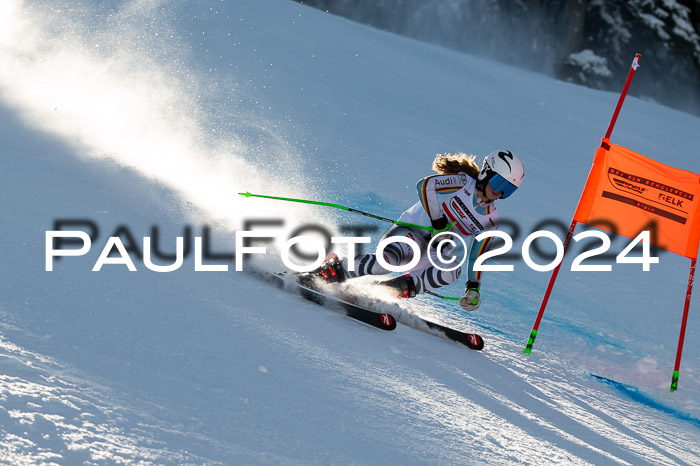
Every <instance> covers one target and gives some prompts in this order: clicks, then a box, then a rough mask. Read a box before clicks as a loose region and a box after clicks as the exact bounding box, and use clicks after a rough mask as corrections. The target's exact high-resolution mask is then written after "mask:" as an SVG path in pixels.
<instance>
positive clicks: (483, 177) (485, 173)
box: [478, 150, 525, 199]
mask: <svg viewBox="0 0 700 466" xmlns="http://www.w3.org/2000/svg"><path fill="white" fill-rule="evenodd" d="M524 176H525V168H524V167H523V162H522V161H521V160H520V159H519V158H518V157H517V156H516V155H514V154H513V153H512V152H511V151H509V150H500V151H495V152H491V153H490V154H489V155H487V156H486V157H484V164H483V166H482V167H481V171H480V172H479V179H478V181H479V183H481V185H482V187H483V188H485V187H486V183H488V184H490V185H491V189H493V192H495V193H498V192H502V193H503V195H502V196H501V199H505V198H507V197H508V196H510V195H511V194H513V193H514V192H515V191H516V190H517V189H518V188H519V187H520V184H521V183H522V182H523V177H524Z"/></svg>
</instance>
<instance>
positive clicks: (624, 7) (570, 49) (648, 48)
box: [297, 0, 700, 114]
mask: <svg viewBox="0 0 700 466" xmlns="http://www.w3.org/2000/svg"><path fill="white" fill-rule="evenodd" d="M297 1H300V0H297ZM301 3H304V4H307V5H310V6H313V7H316V8H319V9H322V10H325V11H328V12H329V13H333V14H337V15H341V16H345V17H347V18H350V19H353V20H355V21H358V22H362V23H364V24H368V25H371V26H374V27H376V28H379V29H384V30H387V31H391V32H394V33H397V34H402V35H406V36H410V37H413V38H416V39H420V40H424V41H427V42H432V43H437V44H440V45H443V46H446V47H450V48H454V49H457V50H462V51H466V52H469V53H475V54H479V55H486V56H490V57H493V58H496V59H498V60H502V61H506V62H509V63H512V64H514V65H517V66H522V67H526V68H529V69H532V70H536V71H541V72H545V73H548V74H551V75H553V76H555V77H557V78H559V79H563V80H567V81H571V82H575V83H579V84H583V85H586V86H590V87H594V88H598V89H608V90H613V91H617V90H619V89H620V88H621V86H622V83H623V82H624V79H625V76H626V75H627V71H628V69H629V65H630V63H631V62H632V58H633V57H634V54H635V53H641V54H642V61H641V64H642V70H643V72H640V73H638V74H637V76H636V77H635V83H634V86H633V88H632V89H631V90H630V93H631V94H633V95H637V96H641V97H644V98H648V99H652V100H655V101H657V102H660V103H662V104H665V105H668V106H670V107H674V108H677V109H680V110H684V111H688V112H692V113H696V114H700V0H626V1H620V0H570V1H565V0H304V1H301Z"/></svg>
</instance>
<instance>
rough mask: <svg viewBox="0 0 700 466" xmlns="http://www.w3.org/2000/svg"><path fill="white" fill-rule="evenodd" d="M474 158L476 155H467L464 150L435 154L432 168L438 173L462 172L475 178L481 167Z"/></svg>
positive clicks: (453, 173) (452, 173)
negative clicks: (454, 152) (455, 152)
mask: <svg viewBox="0 0 700 466" xmlns="http://www.w3.org/2000/svg"><path fill="white" fill-rule="evenodd" d="M475 159H476V155H468V154H465V153H464V152H459V153H457V154H449V153H445V154H437V155H436V156H435V160H433V170H434V171H436V172H438V174H440V175H455V174H457V173H461V172H464V173H466V174H467V175H469V176H471V177H472V178H474V179H476V178H477V177H478V176H479V172H480V171H481V168H479V166H478V165H477V164H476V162H475Z"/></svg>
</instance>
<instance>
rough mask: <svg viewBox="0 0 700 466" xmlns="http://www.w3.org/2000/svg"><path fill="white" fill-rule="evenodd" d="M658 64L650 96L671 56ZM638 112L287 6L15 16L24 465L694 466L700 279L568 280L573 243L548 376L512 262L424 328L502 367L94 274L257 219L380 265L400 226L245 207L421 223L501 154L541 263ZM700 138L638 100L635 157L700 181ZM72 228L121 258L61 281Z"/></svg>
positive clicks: (15, 288)
mask: <svg viewBox="0 0 700 466" xmlns="http://www.w3.org/2000/svg"><path fill="white" fill-rule="evenodd" d="M636 52H640V53H642V54H643V57H642V61H641V67H640V69H639V70H638V73H644V62H645V60H653V57H651V56H645V55H644V51H643V50H630V51H629V53H630V61H631V60H632V58H633V56H634V53H636ZM622 84H623V83H620V87H622ZM632 86H634V82H633V83H632ZM617 98H618V95H617V94H616V93H608V92H600V91H595V90H591V89H587V88H583V87H579V86H574V85H570V84H566V83H563V82H559V81H555V80H553V79H550V78H548V77H544V76H542V75H539V74H534V73H530V72H526V71H522V70H519V69H516V68H512V67H510V66H508V65H505V64H499V63H496V62H493V61H489V60H487V59H483V58H475V57H472V56H469V55H464V54H460V53H456V52H452V51H448V50H444V49H440V48H437V47H434V46H430V45H425V44H423V43H420V42H416V41H413V40H409V39H406V38H402V37H398V36H395V35H392V34H388V33H385V32H381V31H378V30H374V29H371V28H368V27H364V26H362V25H359V24H356V23H352V22H350V21H347V20H344V19H340V18H337V17H333V16H331V15H328V14H325V13H323V12H321V11H318V10H315V9H311V8H308V7H305V6H303V5H299V4H297V3H295V2H291V1H286V0H258V1H243V0H238V1H233V0H227V1H223V0H222V1H214V0H209V1H201V2H151V1H145V0H136V1H103V2H97V3H93V2H87V1H85V2H83V1H72V2H68V1H58V2H53V1H22V0H4V1H3V2H2V4H0V99H1V102H0V112H1V120H0V121H2V126H1V129H0V140H1V143H0V148H1V152H0V161H1V167H2V169H1V170H0V199H1V202H0V231H1V236H0V238H1V240H2V243H1V245H0V264H1V265H0V273H1V275H0V355H1V356H2V358H0V460H2V461H3V462H6V463H13V464H24V463H28V464H29V463H42V462H46V463H58V464H75V463H80V462H86V463H90V464H102V463H117V462H147V463H148V462H154V463H228V464H241V463H247V464H280V463H282V464H309V463H321V464H327V463H340V464H348V463H352V464H356V463H366V464H435V463H448V464H474V463H516V462H524V463H531V464H546V463H559V462H570V463H594V464H608V463H623V464H647V463H651V464H698V463H699V462H700V340H699V337H700V334H699V333H700V332H699V327H698V325H699V322H700V320H699V316H698V312H700V309H699V308H698V304H697V302H698V300H700V298H699V297H698V296H697V294H698V292H697V290H696V298H695V300H694V301H695V302H693V304H692V306H691V309H690V318H689V321H688V330H687V335H686V342H685V351H684V355H683V361H682V365H681V371H680V381H679V390H678V391H677V392H675V393H670V392H669V385H670V379H671V375H672V370H673V363H674V358H675V354H676V344H677V340H678V331H679V326H680V321H681V315H682V310H683V304H684V298H685V290H686V285H687V277H688V269H689V262H690V261H689V260H688V259H686V258H683V257H678V256H675V255H672V254H670V253H662V254H661V256H660V257H661V259H660V263H659V264H658V265H652V270H651V271H650V272H642V271H641V266H640V265H632V264H615V265H614V266H613V271H612V272H588V273H584V272H579V273H573V272H571V271H569V270H567V267H569V266H570V263H571V261H572V258H573V257H574V256H575V254H577V253H578V252H580V251H582V250H583V249H582V248H581V246H580V245H575V246H573V247H572V253H571V254H570V255H567V258H566V259H565V262H564V267H563V268H562V272H561V273H560V275H559V279H558V281H557V283H556V286H555V288H554V292H553V294H552V298H551V300H550V304H549V306H548V309H547V312H546V314H545V318H544V320H543V323H542V325H541V327H540V333H539V336H538V338H537V341H536V343H535V347H534V350H533V353H532V355H530V356H527V355H525V354H523V347H524V345H525V342H526V340H527V336H528V335H529V332H530V329H531V328H532V324H533V322H534V319H535V316H536V313H537V309H538V308H539V304H540V301H541V298H542V294H543V293H544V289H545V287H546V284H547V281H548V280H549V273H540V272H535V271H533V270H531V269H530V268H528V267H527V266H526V265H525V263H524V262H523V261H522V259H517V258H516V259H508V260H505V259H499V260H497V261H494V263H513V264H514V265H515V271H514V272H490V273H489V272H486V273H485V274H484V282H483V286H482V296H483V305H482V307H481V308H480V309H479V310H478V311H477V312H475V313H472V314H468V315H466V314H465V313H463V312H460V310H459V309H458V308H457V307H456V306H455V305H454V304H450V303H446V302H442V301H438V300H436V299H434V298H431V297H420V298H419V299H417V300H415V301H413V302H408V301H406V302H402V303H401V306H403V307H404V308H405V309H407V311H410V312H413V313H417V314H420V315H422V316H424V317H430V318H431V319H433V320H436V321H440V322H442V323H445V324H449V325H453V326H454V327H456V328H460V329H463V330H471V331H476V332H478V333H480V334H481V335H482V336H483V337H484V338H485V340H486V347H485V349H484V350H483V351H481V352H475V351H470V350H468V349H466V348H465V347H463V346H461V345H459V344H456V343H452V342H449V341H446V340H444V339H441V338H439V337H436V336H434V335H430V334H427V333H423V332H421V331H418V330H415V329H413V328H410V327H407V326H405V325H401V324H399V327H398V328H397V329H396V330H395V331H393V332H383V331H380V330H376V329H374V328H371V327H368V326H365V325H363V324H359V323H357V322H355V321H353V320H351V319H349V318H347V317H345V316H342V315H340V314H338V313H334V312H331V311H328V310H326V309H324V308H322V307H320V306H318V305H315V304H313V303H310V302H307V301H305V300H303V299H301V298H299V297H296V296H294V295H291V294H289V293H287V292H285V291H282V290H278V289H275V288H271V287H270V286H268V285H266V284H264V283H263V282H260V281H258V280H256V279H254V278H252V277H250V276H249V275H247V274H245V273H243V272H235V271H234V264H233V262H232V261H218V262H216V263H217V264H219V265H224V264H227V265H228V266H229V267H228V268H229V271H228V272H195V271H194V264H195V260H194V255H193V254H189V255H188V256H187V257H186V259H185V261H184V265H183V266H182V267H181V268H180V269H179V270H177V271H175V272H169V273H158V272H154V271H151V270H148V269H147V268H146V267H145V265H144V264H143V262H142V261H141V260H139V259H138V257H132V258H133V259H134V263H135V266H136V268H137V271H136V272H130V271H128V270H127V267H126V266H124V265H114V264H107V265H105V266H104V267H103V268H102V270H101V271H99V272H93V271H92V268H93V266H94V265H95V262H96V261H97V259H98V257H99V255H100V252H101V251H102V248H103V247H104V245H105V244H106V242H107V238H108V237H109V236H110V235H111V234H112V232H114V231H115V230H118V228H119V227H120V226H123V227H125V228H123V229H122V232H124V231H125V230H127V231H128V233H131V235H132V236H133V237H134V239H135V240H136V242H137V243H139V244H140V243H141V241H142V239H143V237H147V236H153V235H152V234H151V227H152V226H154V225H155V226H157V227H158V231H159V235H158V241H159V247H160V249H162V250H164V251H167V252H173V251H174V250H175V238H176V237H177V236H183V232H184V229H185V228H186V226H187V225H190V226H192V236H202V234H201V231H202V227H204V226H209V227H210V228H211V229H212V232H213V236H212V238H213V239H212V242H211V243H210V246H211V249H212V251H214V252H217V253H225V252H227V253H231V252H232V251H233V246H234V237H235V233H234V231H235V230H240V229H242V227H243V225H244V223H245V222H246V221H249V220H251V219H261V218H262V219H268V220H269V219H276V220H281V221H283V222H284V227H282V228H277V229H276V230H275V232H276V233H278V234H279V237H280V238H281V239H286V238H287V237H288V235H289V233H290V232H291V230H292V229H293V228H296V227H298V226H301V225H307V224H309V223H313V224H320V225H324V226H326V227H328V228H330V229H332V231H333V232H334V233H335V232H338V231H340V228H341V226H343V225H351V224H356V225H365V226H377V227H379V229H378V230H377V231H376V232H375V233H374V236H373V238H374V240H375V242H376V240H377V239H378V237H379V235H380V234H381V232H382V231H383V229H384V228H385V226H386V225H385V224H381V223H380V224H377V222H374V221H371V220H369V219H366V218H364V217H359V216H354V215H352V214H350V213H346V212H342V211H338V210H333V209H330V208H326V207H310V206H302V205H299V204H291V203H284V202H278V201H271V200H261V199H244V198H242V197H241V196H239V195H238V194H237V193H239V192H242V191H250V192H253V193H260V194H270V195H277V196H287V197H296V198H308V199H315V200H322V201H327V202H335V203H339V204H343V205H349V206H352V207H356V208H360V209H364V210H368V211H371V212H374V213H377V214H380V215H384V216H388V217H397V216H398V215H399V214H400V213H401V212H402V211H403V210H404V209H405V208H406V207H408V206H410V205H411V204H413V203H414V202H415V201H416V199H417V194H416V191H415V183H416V181H417V180H418V179H419V178H422V177H424V176H427V175H428V174H430V163H431V161H432V159H433V157H434V155H435V154H436V153H438V152H457V151H466V152H470V153H474V154H478V155H480V156H483V155H485V154H487V153H489V152H491V151H493V150H497V149H510V150H512V151H514V152H515V153H516V154H518V155H519V156H520V157H521V158H522V159H523V160H524V162H525V166H526V177H525V181H524V184H523V187H522V188H521V189H520V190H519V191H518V192H517V193H516V194H515V195H514V196H513V197H512V198H511V199H508V200H507V201H499V203H498V207H499V213H500V215H501V217H502V218H506V219H509V220H511V221H513V222H514V223H515V224H517V226H518V227H519V229H520V232H519V234H518V235H515V233H516V232H515V231H513V230H512V229H505V228H504V230H505V231H508V232H509V233H511V234H513V235H514V239H515V245H514V248H513V251H512V252H515V253H517V254H518V255H519V254H520V253H519V251H520V246H521V244H522V240H523V239H524V238H525V236H527V235H528V234H529V233H530V232H531V231H533V230H534V229H536V228H535V227H537V226H538V223H541V222H543V221H544V220H547V219H553V220H555V221H557V222H558V223H560V224H563V225H565V226H568V224H569V222H570V220H571V216H572V214H573V211H574V208H575V206H576V202H577V200H578V196H579V195H580V193H581V190H582V188H583V185H584V183H585V180H586V176H587V174H588V170H589V168H590V165H591V162H592V160H593V154H594V152H595V149H596V148H597V146H598V145H599V143H600V138H601V137H602V135H603V134H604V132H605V129H606V127H607V124H608V122H609V119H610V117H611V115H612V111H613V109H614V106H615V104H616V102H617ZM699 130H700V120H699V119H698V118H697V117H693V116H690V115H688V114H684V113H680V112H677V111H673V110H670V109H668V108H665V107H662V106H659V105H657V104H654V103H651V102H646V101H643V100H640V99H636V98H628V99H627V101H626V103H625V105H624V107H623V110H622V113H621V115H620V118H619V120H618V123H617V126H616V128H615V131H614V132H613V135H612V141H613V142H615V143H617V144H621V145H624V146H626V147H629V148H630V149H632V150H635V151H637V152H640V153H642V154H645V155H647V156H649V157H652V158H654V159H656V160H659V161H661V162H663V163H666V164H668V165H671V166H675V167H678V168H683V169H686V170H691V171H694V172H696V173H697V172H700V163H699V162H698V161H699V160H700V158H699V157H698V155H699V154H698V149H697V137H698V134H700V133H699ZM57 219H89V220H91V221H92V222H94V223H95V224H96V225H97V226H98V227H99V235H98V237H97V238H96V239H95V241H94V242H93V245H92V249H91V250H90V252H89V253H88V254H86V255H85V256H82V257H68V258H62V259H60V260H56V261H55V263H54V270H53V271H52V272H47V271H45V232H46V231H48V230H52V229H53V227H54V221H55V220H57ZM542 228H544V229H550V230H551V231H553V232H555V233H557V234H559V235H560V236H562V237H563V232H562V231H561V230H560V229H556V227H555V226H552V224H551V223H550V224H549V225H546V226H544V227H542ZM258 229H259V227H258ZM577 231H580V230H577ZM346 234H348V233H346ZM628 242H629V240H627V239H625V238H617V239H616V240H615V241H613V246H612V248H611V252H612V253H614V254H616V253H619V252H620V251H621V250H622V249H623V248H624V247H625V246H626V245H627V244H628ZM545 244H546V241H543V242H542V245H543V246H544V245H545ZM592 245H593V243H591V247H592ZM269 256H271V257H270V262H271V261H272V259H275V262H278V261H279V260H278V258H276V257H275V253H274V252H273V251H272V250H270V253H269ZM159 263H160V264H161V265H167V264H166V263H165V262H162V261H161V262H159ZM212 263H214V262H212ZM463 283H464V278H462V280H460V282H459V284H457V285H454V286H452V287H449V288H448V289H447V290H445V292H446V293H448V294H451V295H453V296H458V295H459V294H460V293H461V292H462V291H463V288H462V287H463Z"/></svg>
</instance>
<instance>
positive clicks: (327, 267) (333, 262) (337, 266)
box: [297, 253, 346, 288]
mask: <svg viewBox="0 0 700 466" xmlns="http://www.w3.org/2000/svg"><path fill="white" fill-rule="evenodd" d="M297 280H299V283H301V284H302V285H304V286H306V287H308V288H314V287H315V283H314V282H316V281H318V282H321V283H343V282H344V281H345V280H346V277H345V270H343V264H342V262H341V260H340V258H339V257H338V256H337V255H336V254H335V253H332V254H331V255H330V256H328V257H327V258H326V260H325V261H323V264H321V266H320V267H319V268H317V269H316V270H312V271H311V272H306V273H300V274H299V275H297Z"/></svg>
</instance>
